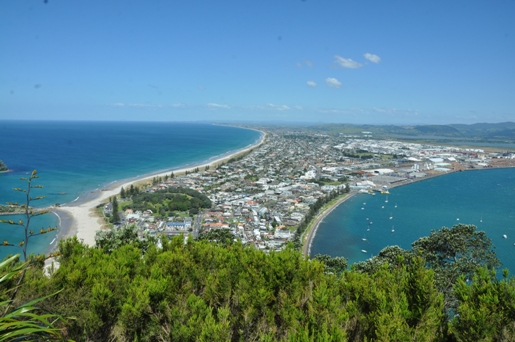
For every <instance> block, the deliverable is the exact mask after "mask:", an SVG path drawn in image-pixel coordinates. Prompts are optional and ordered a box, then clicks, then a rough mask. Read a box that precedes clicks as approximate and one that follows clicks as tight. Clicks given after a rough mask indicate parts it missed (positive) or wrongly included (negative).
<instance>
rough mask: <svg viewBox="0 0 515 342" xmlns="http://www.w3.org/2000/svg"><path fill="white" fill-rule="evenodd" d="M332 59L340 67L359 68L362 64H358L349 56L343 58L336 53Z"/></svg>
mask: <svg viewBox="0 0 515 342" xmlns="http://www.w3.org/2000/svg"><path fill="white" fill-rule="evenodd" d="M334 59H335V62H336V63H337V64H338V65H339V66H341V67H342V68H348V69H357V68H361V67H362V66H363V64H359V63H358V62H355V61H353V60H352V59H350V58H343V57H341V56H338V55H336V56H334Z"/></svg>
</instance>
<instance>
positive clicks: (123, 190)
mask: <svg viewBox="0 0 515 342" xmlns="http://www.w3.org/2000/svg"><path fill="white" fill-rule="evenodd" d="M125 196H126V194H125V189H124V188H123V186H122V189H121V190H120V198H125Z"/></svg>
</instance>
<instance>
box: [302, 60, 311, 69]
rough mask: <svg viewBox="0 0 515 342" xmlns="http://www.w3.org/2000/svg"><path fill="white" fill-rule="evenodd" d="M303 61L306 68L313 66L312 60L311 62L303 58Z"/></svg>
mask: <svg viewBox="0 0 515 342" xmlns="http://www.w3.org/2000/svg"><path fill="white" fill-rule="evenodd" d="M304 63H306V66H307V67H308V68H311V67H313V62H311V61H310V60H308V59H305V60H304Z"/></svg>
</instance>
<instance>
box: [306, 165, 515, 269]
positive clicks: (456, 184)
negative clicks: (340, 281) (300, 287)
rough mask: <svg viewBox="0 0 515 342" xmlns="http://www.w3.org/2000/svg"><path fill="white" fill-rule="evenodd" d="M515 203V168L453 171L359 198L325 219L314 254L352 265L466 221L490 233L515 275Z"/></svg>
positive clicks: (356, 196) (350, 200)
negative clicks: (392, 246) (385, 249)
mask: <svg viewBox="0 0 515 342" xmlns="http://www.w3.org/2000/svg"><path fill="white" fill-rule="evenodd" d="M514 203H515V168H512V169H488V170H481V171H467V172H459V173H451V174H448V175H444V176H441V177H436V178H431V179H428V180H424V181H421V182H416V183H413V184H409V185H406V186H402V187H398V188H394V189H391V190H390V194H389V195H380V194H377V195H376V196H371V195H367V194H358V195H355V196H354V197H352V198H350V199H349V200H347V201H346V202H344V203H342V204H341V205H340V206H339V207H337V208H335V210H333V212H332V213H331V214H329V215H328V216H327V217H326V218H325V219H324V220H323V222H322V223H321V225H320V227H319V228H318V231H317V233H316V236H315V238H314V240H313V243H312V246H311V255H316V254H318V253H321V254H329V255H332V256H344V257H346V258H348V259H349V264H351V263H354V262H357V261H362V260H366V259H368V258H370V257H371V256H373V255H376V254H377V253H379V251H380V250H381V249H383V248H384V247H386V246H389V245H398V246H400V247H402V248H405V249H410V248H411V243H412V242H413V241H415V240H417V239H418V238H420V237H422V236H427V235H429V234H430V233H431V230H434V229H439V228H441V227H452V226H453V225H455V224H458V223H464V224H474V225H476V226H477V227H478V229H479V230H483V231H485V232H486V233H487V235H488V237H490V239H491V240H492V242H493V245H494V246H495V247H496V249H495V251H496V253H497V256H498V257H499V259H500V260H501V261H502V263H503V267H505V268H508V269H510V271H511V272H515V206H514ZM504 235H506V236H507V238H504ZM365 251H366V252H365Z"/></svg>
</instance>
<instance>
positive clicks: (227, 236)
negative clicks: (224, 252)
mask: <svg viewBox="0 0 515 342" xmlns="http://www.w3.org/2000/svg"><path fill="white" fill-rule="evenodd" d="M197 240H201V241H211V242H216V243H219V244H221V245H223V246H228V245H232V244H233V243H234V242H235V241H236V237H235V236H234V234H233V233H232V232H231V230H230V229H212V230H209V231H204V232H202V233H200V235H199V236H198V238H197Z"/></svg>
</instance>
